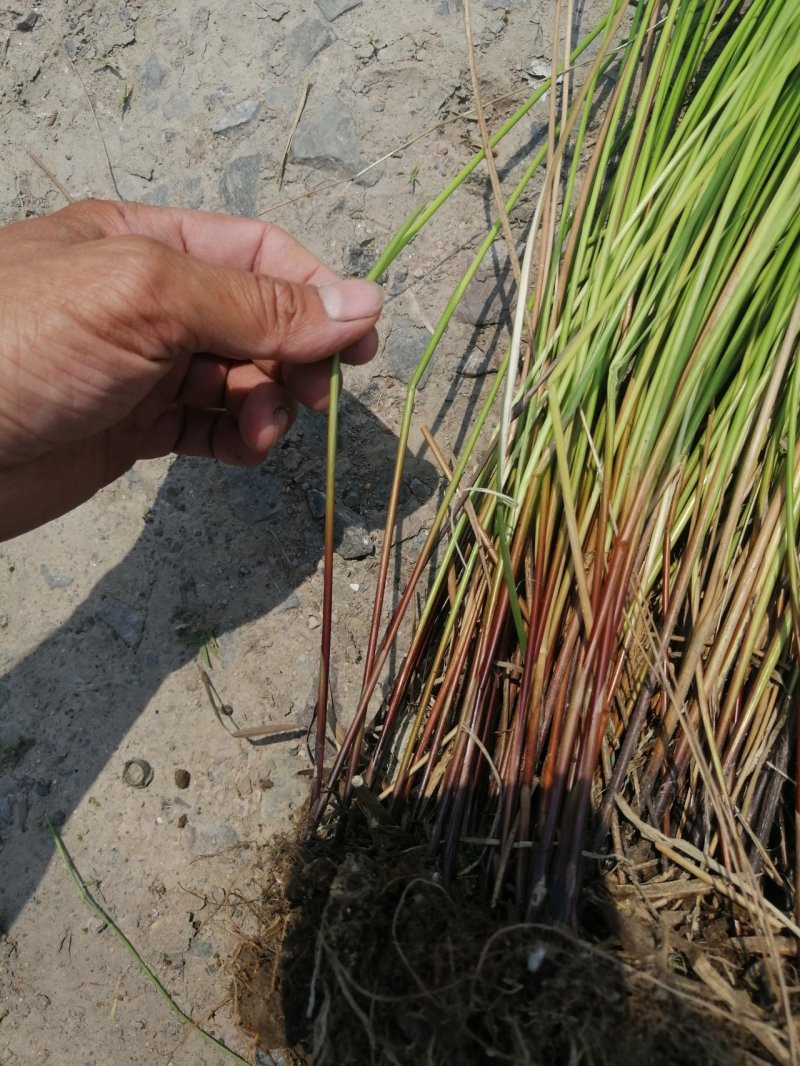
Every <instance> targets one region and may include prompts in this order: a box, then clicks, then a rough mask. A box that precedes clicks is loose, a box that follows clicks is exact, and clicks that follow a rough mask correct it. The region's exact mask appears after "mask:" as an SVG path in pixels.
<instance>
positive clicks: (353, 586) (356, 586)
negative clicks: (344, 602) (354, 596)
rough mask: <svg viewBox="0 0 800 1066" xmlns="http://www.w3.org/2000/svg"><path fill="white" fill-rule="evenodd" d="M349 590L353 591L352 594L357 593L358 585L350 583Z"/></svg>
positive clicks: (354, 582)
mask: <svg viewBox="0 0 800 1066" xmlns="http://www.w3.org/2000/svg"><path fill="white" fill-rule="evenodd" d="M350 588H351V589H352V590H353V592H358V590H359V588H360V585H359V584H358V582H357V581H351V582H350Z"/></svg>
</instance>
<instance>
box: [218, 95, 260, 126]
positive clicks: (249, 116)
mask: <svg viewBox="0 0 800 1066" xmlns="http://www.w3.org/2000/svg"><path fill="white" fill-rule="evenodd" d="M260 110H261V101H260V100H240V101H239V102H238V103H236V104H231V106H230V107H226V108H225V110H224V111H223V112H222V117H221V118H220V119H218V120H217V122H215V123H214V125H213V126H212V127H211V132H212V133H227V132H228V131H229V130H238V129H239V127H240V126H246V125H247V123H248V122H252V121H253V119H254V118H255V117H256V115H258V113H259V111H260Z"/></svg>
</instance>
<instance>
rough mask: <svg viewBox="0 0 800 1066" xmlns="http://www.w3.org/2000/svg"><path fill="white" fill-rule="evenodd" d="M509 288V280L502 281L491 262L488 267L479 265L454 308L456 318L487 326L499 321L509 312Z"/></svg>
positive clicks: (474, 324) (468, 323)
mask: <svg viewBox="0 0 800 1066" xmlns="http://www.w3.org/2000/svg"><path fill="white" fill-rule="evenodd" d="M490 254H491V253H490ZM467 258H468V257H465V260H464V262H465V264H466V262H467ZM465 269H466V265H465ZM510 289H511V283H510V281H504V280H503V278H502V276H501V275H500V271H499V270H498V269H497V268H496V267H493V266H492V265H491V263H490V265H489V267H488V268H487V267H484V266H481V267H479V268H478V270H477V271H476V273H475V277H474V278H473V279H472V281H471V282H470V283H469V285H468V286H467V291H466V292H465V293H464V297H463V299H462V300H461V303H460V304H459V305H458V307H457V308H456V313H455V317H456V319H457V320H458V321H459V322H465V323H467V325H470V326H488V325H492V324H494V323H495V322H499V321H500V319H501V318H503V317H504V316H506V315H510V314H511V295H510Z"/></svg>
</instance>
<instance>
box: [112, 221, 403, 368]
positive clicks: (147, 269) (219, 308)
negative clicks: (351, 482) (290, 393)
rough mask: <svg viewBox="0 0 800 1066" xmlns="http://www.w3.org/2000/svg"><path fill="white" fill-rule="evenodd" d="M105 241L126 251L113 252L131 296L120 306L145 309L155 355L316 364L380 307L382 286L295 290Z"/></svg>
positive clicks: (160, 251)
mask: <svg viewBox="0 0 800 1066" xmlns="http://www.w3.org/2000/svg"><path fill="white" fill-rule="evenodd" d="M110 241H111V242H114V243H115V244H127V245H129V246H130V247H129V248H128V249H122V250H121V249H119V248H117V249H116V250H115V257H116V262H118V263H119V262H120V261H124V260H121V259H120V254H121V253H122V255H127V256H128V257H129V259H128V260H127V262H128V269H129V271H130V270H131V269H132V270H133V271H134V277H135V283H134V286H133V288H134V294H135V295H134V296H133V298H131V294H130V292H128V295H127V301H126V302H127V303H128V306H129V307H131V308H133V309H134V313H135V314H136V313H137V311H136V310H135V309H137V308H138V309H142V308H144V309H146V310H145V311H144V313H143V317H144V319H145V325H146V326H148V327H150V329H149V334H150V337H151V339H152V344H153V350H152V351H151V352H150V353H149V354H151V355H152V356H153V357H156V358H159V357H163V355H164V347H165V343H166V345H167V347H169V348H171V349H172V351H173V352H174V351H176V350H184V351H185V350H188V351H195V352H196V351H205V352H212V353H214V354H215V355H220V356H225V357H227V358H231V359H276V360H280V361H286V362H292V363H305V362H316V361H317V360H319V359H322V358H325V357H326V356H328V355H331V354H333V353H334V352H337V351H339V350H340V349H342V348H345V347H347V346H348V345H350V344H353V343H354V342H356V341H357V340H359V339H360V338H361V337H363V336H365V335H366V334H367V333H368V332H369V331H370V330H371V329H372V328H373V326H374V325H375V323H376V322H377V320H378V317H379V316H380V313H381V309H382V306H383V292H382V290H381V288H380V287H379V286H378V285H375V284H373V282H370V281H361V280H358V279H350V280H346V281H337V282H334V283H332V284H329V285H323V286H321V287H316V286H313V285H301V284H299V283H297V282H293V281H287V280H286V279H284V278H279V277H269V276H267V275H264V274H255V273H250V272H249V271H245V270H233V269H230V268H228V267H223V266H219V265H217V264H214V263H209V262H207V261H205V260H203V259H198V258H196V257H195V256H191V255H188V254H186V253H183V252H179V251H176V250H174V249H172V248H169V247H168V246H167V245H164V244H161V243H160V242H159V241H155V240H152V239H151V238H146V237H119V238H110ZM137 283H138V284H137ZM128 284H129V285H130V274H129V280H128ZM138 313H139V314H141V313H142V312H141V311H139V312H138ZM141 326H142V323H141V321H139V322H137V328H139V329H141ZM140 336H141V334H140Z"/></svg>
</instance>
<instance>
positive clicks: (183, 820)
mask: <svg viewBox="0 0 800 1066" xmlns="http://www.w3.org/2000/svg"><path fill="white" fill-rule="evenodd" d="M186 822H187V818H186V815H185V814H181V815H179V816H178V820H177V821H176V823H175V825H177V827H178V829H185V828H186Z"/></svg>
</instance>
